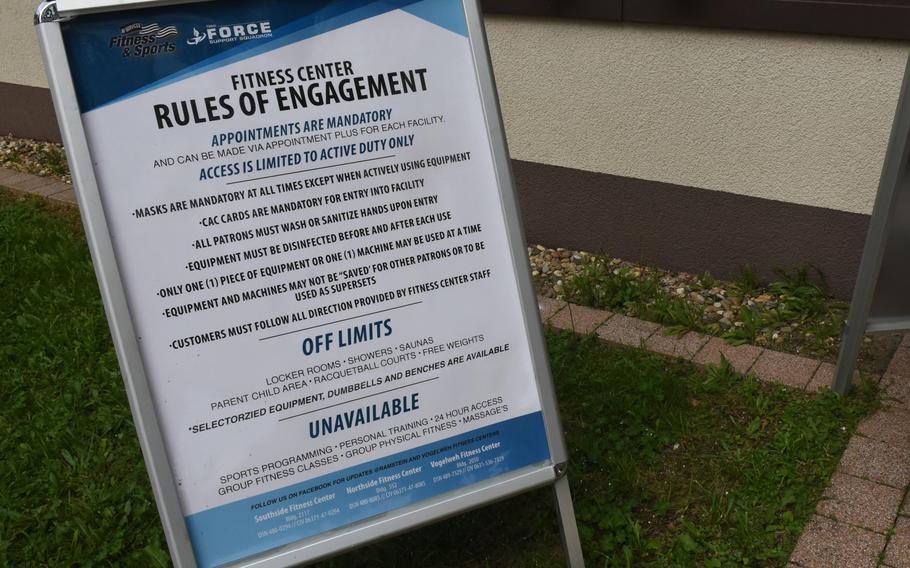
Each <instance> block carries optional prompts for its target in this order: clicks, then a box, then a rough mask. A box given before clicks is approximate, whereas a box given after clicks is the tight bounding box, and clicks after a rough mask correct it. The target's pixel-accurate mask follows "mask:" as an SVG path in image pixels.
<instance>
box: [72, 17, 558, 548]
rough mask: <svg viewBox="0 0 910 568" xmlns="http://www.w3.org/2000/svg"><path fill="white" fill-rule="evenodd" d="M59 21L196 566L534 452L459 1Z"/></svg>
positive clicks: (538, 457) (534, 411) (542, 452)
mask: <svg viewBox="0 0 910 568" xmlns="http://www.w3.org/2000/svg"><path fill="white" fill-rule="evenodd" d="M63 29H64V38H65V40H66V45H67V49H68V51H69V57H70V60H71V62H72V67H73V75H74V78H75V81H76V84H77V90H78V92H79V98H80V107H81V109H82V111H83V122H84V125H85V128H86V131H87V135H88V138H89V143H90V148H91V152H92V156H93V159H94V161H95V167H96V172H97V175H98V180H99V185H100V189H101V195H102V201H103V207H104V210H105V213H106V215H107V219H108V222H109V225H110V227H109V229H110V232H111V235H112V239H113V243H114V246H115V251H116V256H117V260H118V263H119V268H120V271H121V274H122V278H123V281H124V285H125V288H126V292H127V297H128V302H129V307H130V312H131V314H130V315H131V317H132V320H133V323H134V326H135V329H136V331H137V335H138V336H139V340H140V348H141V353H142V357H143V361H144V364H145V366H146V370H147V374H148V377H149V380H150V383H151V387H152V394H153V399H154V404H155V408H156V412H157V415H158V419H159V422H160V424H161V426H162V429H163V434H164V437H165V442H166V446H167V451H168V456H169V458H170V461H171V464H172V467H173V470H174V471H173V473H174V476H175V478H176V480H177V482H178V486H179V492H180V501H181V506H182V509H183V513H184V515H185V517H186V522H187V527H188V529H189V532H190V535H191V538H192V540H193V546H194V550H195V553H196V556H197V559H198V561H199V563H200V565H201V566H215V565H219V564H222V563H225V562H229V561H233V560H237V559H241V558H245V557H248V556H250V555H252V554H256V553H259V552H262V551H264V550H268V549H271V548H274V547H277V546H281V545H284V544H288V543H291V542H294V541H297V540H300V539H302V538H306V537H310V536H314V535H318V534H321V533H323V532H326V531H330V530H333V529H337V528H340V527H344V526H346V525H348V524H350V523H353V522H355V521H358V520H361V519H365V518H368V517H372V516H375V515H377V514H381V513H384V512H387V511H391V510H394V509H396V508H400V507H402V506H405V505H408V504H410V503H414V502H417V501H421V500H425V499H429V498H432V497H434V496H437V495H440V494H443V493H445V492H447V491H451V490H453V489H457V488H459V487H463V486H466V485H470V484H473V483H477V482H479V481H482V480H484V479H488V478H490V477H493V476H496V475H500V474H503V473H506V472H509V471H512V470H515V469H519V468H522V467H525V466H529V465H533V464H539V463H542V462H546V461H547V460H548V459H549V457H550V454H549V449H548V447H547V442H546V435H545V431H544V423H543V417H542V414H541V403H540V397H539V393H538V390H537V384H536V381H535V377H534V372H533V368H532V363H531V358H532V356H531V351H530V346H529V341H528V338H527V334H526V331H525V323H524V320H523V315H522V310H521V306H520V302H519V300H518V286H517V283H516V270H525V269H526V268H525V267H516V266H514V265H513V263H512V257H511V255H510V250H509V244H508V238H507V234H506V227H505V223H504V217H503V216H504V213H503V206H502V203H501V201H500V193H499V190H498V186H497V179H496V174H495V170H494V164H493V158H492V152H491V146H490V139H489V136H488V133H487V130H486V121H485V117H484V110H483V107H482V104H481V97H480V92H479V88H478V82H477V77H476V70H475V67H474V64H473V57H472V52H471V46H470V42H469V40H468V37H467V34H468V32H467V27H466V24H465V18H464V11H463V7H462V5H461V3H460V2H458V1H456V0H422V1H416V2H415V1H410V2H409V1H392V2H389V1H386V2H372V1H363V0H357V1H348V2H327V1H325V2H299V1H296V0H269V1H264V2H257V3H254V4H253V5H251V3H248V2H242V1H239V0H238V1H233V0H231V1H225V2H212V3H201V4H199V5H195V6H193V7H192V8H189V7H186V6H183V7H181V6H175V7H170V8H161V9H152V10H134V11H131V12H120V13H116V14H113V15H101V16H87V17H82V18H79V19H77V20H75V21H74V22H73V23H72V24H64V28H63Z"/></svg>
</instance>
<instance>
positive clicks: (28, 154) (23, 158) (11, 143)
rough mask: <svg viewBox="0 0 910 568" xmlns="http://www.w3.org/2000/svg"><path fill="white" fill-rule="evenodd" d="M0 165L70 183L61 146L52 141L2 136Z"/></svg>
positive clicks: (0, 141)
mask: <svg viewBox="0 0 910 568" xmlns="http://www.w3.org/2000/svg"><path fill="white" fill-rule="evenodd" d="M0 167H4V168H8V169H11V170H15V171H17V172H23V173H27V174H33V175H36V176H45V177H52V178H55V179H58V180H60V181H63V182H66V183H72V178H71V177H70V173H69V167H68V166H67V163H66V154H65V153H64V151H63V146H61V145H60V144H55V143H53V142H40V141H38V140H29V139H26V138H14V137H12V136H2V137H0Z"/></svg>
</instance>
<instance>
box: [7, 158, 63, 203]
mask: <svg viewBox="0 0 910 568" xmlns="http://www.w3.org/2000/svg"><path fill="white" fill-rule="evenodd" d="M0 187H4V188H6V189H9V190H11V191H14V192H16V193H20V194H24V195H31V196H34V197H44V198H46V199H51V200H53V201H54V202H55V203H62V204H64V205H69V206H73V207H75V206H77V202H76V192H75V191H74V190H73V186H72V185H71V184H68V183H64V182H62V181H59V180H56V179H54V178H49V177H42V176H36V175H32V174H26V173H22V172H17V171H15V170H10V169H7V168H0Z"/></svg>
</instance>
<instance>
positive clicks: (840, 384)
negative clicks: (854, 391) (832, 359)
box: [831, 318, 866, 395]
mask: <svg viewBox="0 0 910 568" xmlns="http://www.w3.org/2000/svg"><path fill="white" fill-rule="evenodd" d="M851 324H852V322H851ZM851 324H848V325H847V326H846V327H845V329H844V335H843V341H842V342H841V348H840V354H839V355H838V356H837V370H836V371H835V374H834V383H833V384H832V385H831V390H833V391H834V392H836V393H837V394H840V395H845V394H847V391H849V390H850V383H851V380H852V378H853V372H854V371H856V361H857V359H858V358H859V350H860V347H862V344H863V337H864V335H865V334H864V332H865V330H866V325H865V318H863V322H862V325H851Z"/></svg>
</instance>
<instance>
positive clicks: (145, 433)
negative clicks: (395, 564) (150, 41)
mask: <svg viewBox="0 0 910 568" xmlns="http://www.w3.org/2000/svg"><path fill="white" fill-rule="evenodd" d="M189 1H191V0H158V1H154V0H153V1H151V2H148V3H145V4H143V6H151V5H155V6H159V5H169V4H184V3H188V2H189ZM197 1H209V0H197ZM52 4H54V0H46V1H45V2H43V3H42V4H41V6H40V7H39V10H38V19H37V21H38V22H41V14H42V13H43V12H44V10H45V9H46V8H47V7H48V6H49V5H52ZM463 6H464V11H465V16H466V18H467V24H468V30H469V39H470V42H471V49H472V55H473V59H474V64H475V69H476V73H477V81H478V87H479V90H480V96H481V102H482V106H483V111H484V118H485V122H486V127H487V132H488V135H489V137H490V144H491V147H490V151H491V152H492V154H493V159H494V166H495V171H496V177H497V182H498V185H499V189H500V199H501V203H502V206H503V211H504V214H505V215H504V221H505V223H506V229H507V233H508V238H509V244H510V252H511V255H512V262H513V268H514V270H515V273H516V275H517V277H518V286H519V293H520V300H521V305H522V311H523V320H524V325H525V331H526V334H527V337H528V339H529V342H530V344H531V348H532V357H533V360H532V364H533V367H534V372H535V382H536V384H537V388H538V393H539V398H540V400H541V407H542V412H543V416H544V423H545V427H546V433H547V442H548V445H549V449H550V455H551V459H550V462H548V463H545V464H543V465H540V466H529V467H526V468H523V469H521V470H518V471H515V472H510V473H507V474H504V475H502V476H498V477H496V478H493V479H489V480H486V481H484V482H481V483H478V484H474V485H471V486H468V487H465V488H462V489H459V490H456V491H454V492H449V493H446V494H443V495H442V496H439V497H437V498H434V499H429V500H427V501H424V502H421V503H417V504H415V505H412V506H409V507H406V508H403V509H398V510H395V511H390V512H389V513H386V514H384V515H380V516H378V517H375V518H372V519H367V520H365V521H361V522H359V523H354V524H352V525H347V526H345V527H341V528H339V529H337V530H336V531H331V532H328V533H324V534H320V535H317V536H315V537H312V538H310V539H305V540H301V541H298V542H295V543H292V544H290V545H287V546H285V547H281V548H277V549H273V550H270V551H268V552H266V553H263V554H261V555H257V556H254V557H251V558H246V559H243V560H241V561H238V562H236V563H232V564H230V565H229V566H231V567H232V568H240V567H254V566H255V567H256V568H285V567H288V566H296V565H300V564H301V563H303V562H315V561H318V560H322V559H325V558H326V557H329V556H333V555H335V554H338V553H340V552H343V551H346V550H350V549H353V548H356V547H358V546H361V545H363V544H366V543H369V542H373V541H376V540H379V539H382V538H386V537H389V536H392V535H395V534H399V533H402V532H405V531H408V530H413V529H416V528H418V527H420V526H423V525H427V524H431V523H434V522H437V521H439V520H441V519H444V518H447V517H451V516H453V515H457V514H460V513H463V512H465V511H468V510H470V509H474V508H477V507H481V506H483V505H487V504H490V503H492V502H494V501H498V500H501V499H505V498H508V497H511V496H514V495H517V494H520V493H523V492H526V491H529V490H531V489H535V488H538V487H543V486H546V485H552V484H553V483H554V482H555V481H556V480H557V473H558V475H559V476H562V475H564V473H565V464H566V462H567V461H568V452H567V450H566V445H565V440H564V438H563V433H562V427H561V424H560V420H559V413H558V407H557V403H556V396H555V389H554V388H553V382H552V378H551V374H550V368H549V361H548V358H547V355H546V354H547V351H546V344H545V342H544V338H543V333H542V325H541V320H540V313H539V309H538V305H537V297H536V294H535V292H534V287H533V281H532V279H531V275H530V269H529V267H528V263H527V249H526V244H525V242H524V232H523V229H522V225H521V217H520V215H519V210H518V201H517V196H516V192H515V188H514V182H513V178H512V171H511V160H510V159H509V153H508V148H507V146H506V138H505V129H504V126H503V123H502V120H501V114H499V113H500V109H499V99H498V96H497V94H496V86H495V81H494V78H493V72H492V64H491V61H490V56H489V51H488V48H487V42H486V34H485V31H484V27H483V22H482V18H481V11H480V8H479V5H478V3H477V0H463ZM129 7H131V8H132V7H134V6H129ZM118 8H119V7H118V6H108V7H103V8H100V9H98V10H91V12H96V11H104V10H107V11H114V10H117V9H118ZM79 13H87V11H86V12H79ZM67 15H69V16H71V15H72V14H67ZM36 29H37V31H38V37H39V43H40V44H41V49H42V55H43V57H44V60H45V66H46V69H47V75H48V81H49V83H50V86H51V92H52V95H53V98H54V106H55V109H56V111H57V116H58V122H59V125H60V130H61V133H62V135H63V140H64V144H65V147H66V151H67V158H68V160H69V161H70V164H71V169H72V175H73V182H74V185H75V187H76V194H77V199H78V201H79V207H80V211H81V214H82V219H83V225H84V227H85V232H86V238H87V241H88V243H89V249H90V251H91V254H92V260H93V263H94V265H95V270H96V276H97V279H98V284H99V288H100V289H101V295H102V299H103V302H104V307H105V312H106V315H107V317H108V322H109V325H110V329H111V335H112V338H113V340H114V345H115V348H116V351H117V355H118V360H119V362H120V368H121V372H122V374H123V380H124V384H125V387H126V390H127V395H128V398H129V401H130V408H131V411H132V413H133V420H134V423H135V426H136V430H137V434H138V437H139V442H140V446H141V447H142V451H143V456H144V458H145V461H146V465H147V471H148V474H149V479H150V481H151V484H152V489H153V491H154V493H155V498H156V503H157V505H158V510H159V514H160V517H161V522H162V525H163V527H164V532H165V535H166V537H167V541H168V547H169V549H170V552H171V556H172V559H173V561H174V565H175V566H177V567H178V568H195V567H196V560H195V556H194V554H193V551H192V545H191V543H190V540H189V534H188V533H187V530H186V525H185V521H184V518H183V514H182V510H181V507H180V502H179V498H178V494H177V487H176V482H175V480H174V477H173V473H172V470H171V467H170V462H169V458H168V456H167V450H166V446H165V444H164V439H163V437H162V435H161V430H160V427H159V424H158V418H157V414H156V413H155V409H154V405H153V403H152V398H151V392H150V388H149V384H148V379H147V376H146V373H145V368H144V366H143V363H142V358H141V355H140V352H139V344H138V339H137V337H136V333H135V329H134V327H133V323H132V319H131V317H130V315H129V309H128V305H127V302H126V295H125V293H124V289H123V283H122V280H121V278H120V272H119V268H118V266H117V261H116V257H115V256H114V251H113V246H112V243H111V236H110V233H109V230H108V223H107V219H106V217H105V214H104V209H103V207H102V205H101V197H100V192H99V189H98V183H97V179H96V177H95V171H94V169H93V168H92V167H91V164H92V163H93V162H92V159H91V154H90V151H89V147H88V141H87V138H86V135H85V130H84V128H83V125H82V118H81V112H80V110H79V108H78V103H77V102H76V94H75V87H74V84H73V79H72V75H71V73H70V69H69V64H68V60H67V56H66V51H65V49H64V45H63V38H62V33H61V30H60V25H59V22H57V21H53V22H41V23H39V24H38V25H37V26H36ZM573 520H574V519H573Z"/></svg>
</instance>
